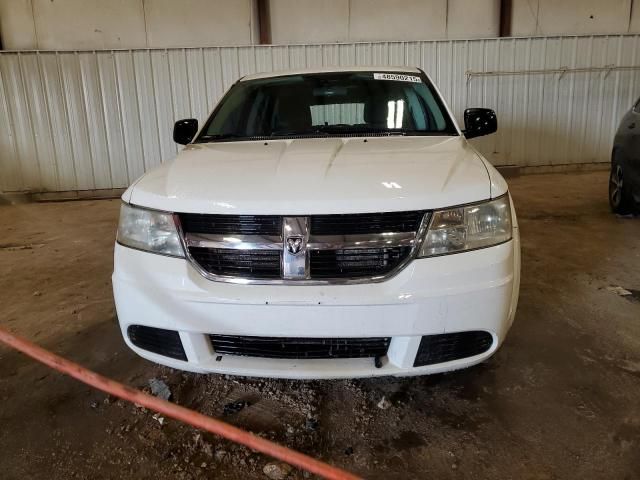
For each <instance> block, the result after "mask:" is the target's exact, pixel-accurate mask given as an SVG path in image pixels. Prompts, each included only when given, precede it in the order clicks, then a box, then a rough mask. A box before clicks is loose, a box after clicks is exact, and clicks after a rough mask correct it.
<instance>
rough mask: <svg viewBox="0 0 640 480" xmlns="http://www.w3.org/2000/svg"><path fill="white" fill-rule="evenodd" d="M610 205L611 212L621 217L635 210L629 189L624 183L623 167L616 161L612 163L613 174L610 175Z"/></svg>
mask: <svg viewBox="0 0 640 480" xmlns="http://www.w3.org/2000/svg"><path fill="white" fill-rule="evenodd" d="M609 205H610V206H611V211H612V212H613V213H617V214H619V215H626V214H628V213H630V212H631V211H632V210H633V205H632V204H631V200H630V198H629V192H628V188H627V186H626V184H625V181H624V172H623V170H622V165H620V164H619V163H617V162H615V161H614V162H611V173H610V174H609Z"/></svg>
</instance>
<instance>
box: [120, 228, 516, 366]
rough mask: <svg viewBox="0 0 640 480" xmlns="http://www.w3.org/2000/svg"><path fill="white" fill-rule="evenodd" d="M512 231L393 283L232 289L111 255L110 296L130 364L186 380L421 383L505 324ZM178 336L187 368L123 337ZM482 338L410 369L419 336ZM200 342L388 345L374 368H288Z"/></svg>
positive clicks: (418, 265) (178, 262) (143, 258)
mask: <svg viewBox="0 0 640 480" xmlns="http://www.w3.org/2000/svg"><path fill="white" fill-rule="evenodd" d="M519 242H520V241H519V235H518V229H517V228H516V229H514V237H513V240H511V241H510V242H507V243H505V244H502V245H498V246H495V247H490V248H485V249H481V250H476V251H471V252H466V253H460V254H454V255H446V256H441V257H434V258H426V259H418V260H413V261H412V262H411V263H410V264H409V265H408V266H407V267H406V268H405V269H404V270H402V271H401V272H400V273H398V274H397V275H396V276H394V277H393V278H391V279H389V280H387V281H384V282H381V283H372V284H360V285H300V286H295V285H293V286H292V285H239V284H229V283H220V282H213V281H210V280H207V279H205V278H204V277H202V276H201V275H200V274H199V273H197V272H196V270H195V269H194V268H193V267H192V266H191V265H190V264H189V263H188V262H187V261H186V260H184V259H178V258H171V257H164V256H161V255H154V254H150V253H145V252H140V251H137V250H132V249H129V248H126V247H123V246H121V245H118V244H116V246H115V258H114V260H115V261H114V273H113V290H114V297H115V302H116V309H117V312H118V319H119V321H120V327H121V329H122V333H123V336H124V339H125V341H126V343H127V345H128V346H129V347H130V348H132V349H133V350H134V351H135V352H136V353H138V354H139V355H140V356H142V357H144V358H146V359H148V360H151V361H154V362H157V363H160V364H164V365H168V366H170V367H173V368H177V369H182V370H190V371H194V372H217V373H227V374H235V375H247V376H261V377H280V378H300V379H302V378H351V377H369V376H383V375H395V376H405V375H423V374H428V373H436V372H443V371H448V370H455V369H458V368H463V367H467V366H471V365H474V364H476V363H479V362H481V361H483V360H485V359H486V358H488V357H489V356H491V355H492V354H493V353H494V352H495V351H496V350H497V349H498V347H499V346H500V345H501V343H502V341H503V340H504V338H505V335H506V333H507V331H508V329H509V327H510V326H511V323H512V322H513V317H514V315H515V310H516V306H517V300H518V291H519V283H520V243H519ZM130 325H144V326H150V327H156V328H161V329H167V330H175V331H178V332H179V334H180V339H181V341H182V344H183V347H184V350H185V353H186V356H187V361H181V360H174V359H172V358H169V357H165V356H163V355H157V354H154V353H151V352H149V351H147V350H143V349H140V348H138V347H136V346H134V345H133V344H132V343H131V340H130V339H129V338H128V335H127V329H128V327H129V326H130ZM470 330H483V331H487V332H489V333H490V334H491V335H492V337H493V343H492V345H491V347H490V349H489V350H487V351H486V352H484V353H482V354H480V355H475V356H472V357H467V358H463V359H459V360H453V361H449V362H445V363H440V364H435V365H428V366H422V367H414V366H413V364H414V359H415V357H416V353H417V351H418V347H419V344H420V340H421V337H422V336H423V335H434V334H441V333H449V332H461V331H470ZM209 334H218V335H243V336H265V337H316V338H317V337H324V338H346V337H392V339H391V344H390V346H389V350H388V353H387V355H386V357H384V359H383V360H382V366H381V367H379V368H376V366H375V365H374V361H373V359H371V358H365V359H319V360H309V359H306V360H288V359H268V358H255V357H243V356H235V355H222V356H220V355H217V354H216V353H215V352H214V350H213V348H212V346H211V343H210V341H209V337H208V335H209Z"/></svg>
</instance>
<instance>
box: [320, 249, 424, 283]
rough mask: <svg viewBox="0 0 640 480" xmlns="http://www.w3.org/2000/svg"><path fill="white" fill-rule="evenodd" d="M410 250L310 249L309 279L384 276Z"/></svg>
mask: <svg viewBox="0 0 640 480" xmlns="http://www.w3.org/2000/svg"><path fill="white" fill-rule="evenodd" d="M410 253H411V247H390V248H354V249H343V250H312V251H311V255H310V257H309V269H310V272H311V278H359V277H370V276H376V275H385V274H387V273H389V272H390V271H391V270H393V269H394V268H396V267H397V266H398V265H399V264H400V263H401V262H402V261H404V260H405V259H406V258H407V256H408V255H409V254H410Z"/></svg>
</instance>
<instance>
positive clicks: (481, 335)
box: [413, 331, 493, 367]
mask: <svg viewBox="0 0 640 480" xmlns="http://www.w3.org/2000/svg"><path fill="white" fill-rule="evenodd" d="M492 344H493V337H492V336H491V334H490V333H489V332H484V331H469V332H455V333H443V334H439V335H426V336H424V337H422V339H421V340H420V347H419V348H418V354H417V355H416V359H415V361H414V364H413V366H414V367H422V366H425V365H434V364H437V363H444V362H450V361H452V360H459V359H461V358H467V357H473V356H474V355H479V354H481V353H484V352H486V351H487V350H489V349H490V348H491V345H492Z"/></svg>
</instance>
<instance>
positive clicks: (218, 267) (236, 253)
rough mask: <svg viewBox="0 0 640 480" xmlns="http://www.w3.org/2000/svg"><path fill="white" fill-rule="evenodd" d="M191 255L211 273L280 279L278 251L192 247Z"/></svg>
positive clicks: (279, 253)
mask: <svg viewBox="0 0 640 480" xmlns="http://www.w3.org/2000/svg"><path fill="white" fill-rule="evenodd" d="M189 253H190V254H191V256H192V257H193V258H194V260H195V261H196V262H198V264H199V265H200V266H201V267H202V268H204V269H205V270H206V271H207V272H209V273H214V274H216V275H232V276H240V277H245V278H266V279H269V278H280V255H281V252H280V251H278V250H230V249H223V248H201V247H190V248H189Z"/></svg>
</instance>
